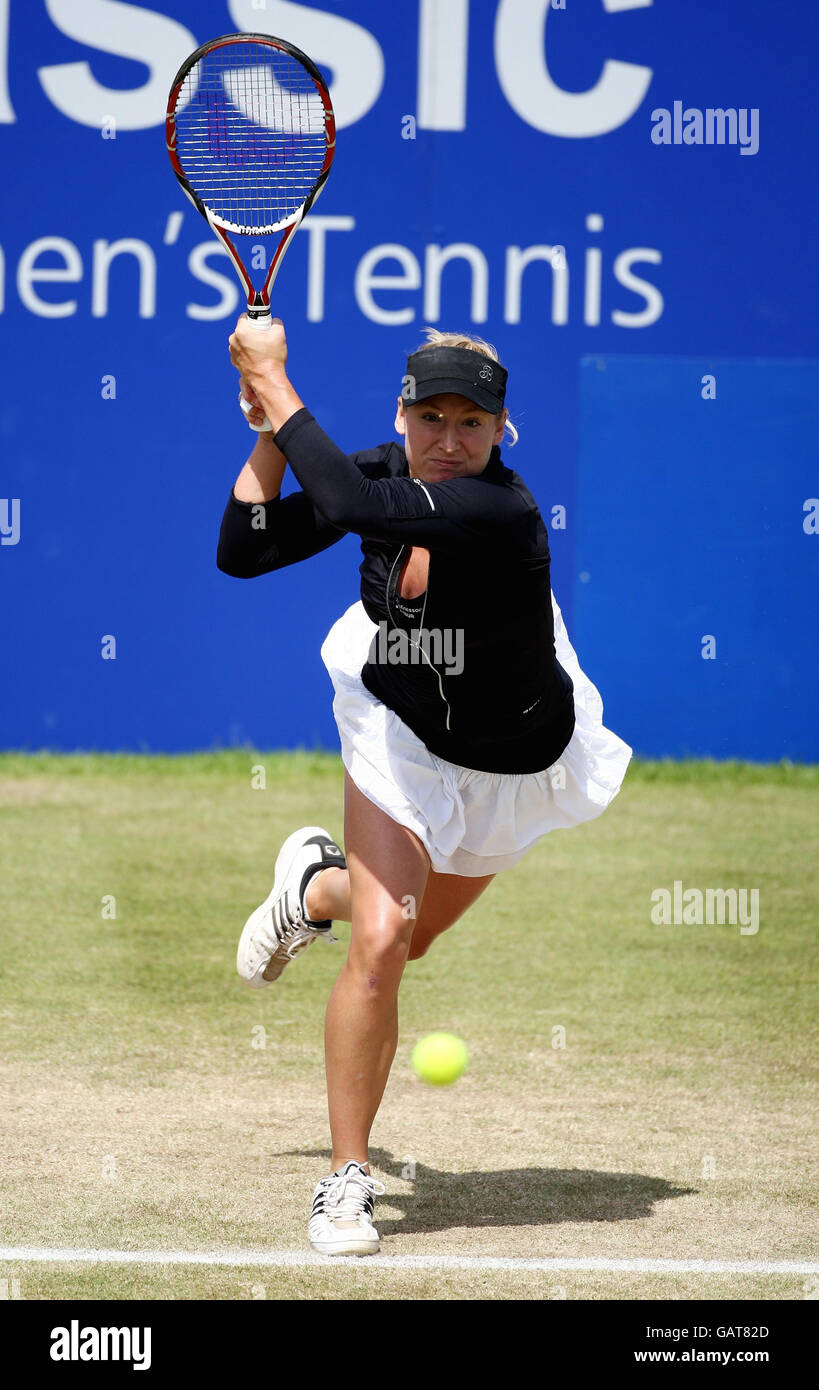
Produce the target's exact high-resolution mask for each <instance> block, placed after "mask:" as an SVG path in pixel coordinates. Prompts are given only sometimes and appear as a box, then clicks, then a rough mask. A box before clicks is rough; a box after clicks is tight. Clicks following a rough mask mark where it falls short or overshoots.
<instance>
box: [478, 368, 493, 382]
mask: <svg viewBox="0 0 819 1390" xmlns="http://www.w3.org/2000/svg"><path fill="white" fill-rule="evenodd" d="M492 375H493V373H492V368H491V367H490V366H488V365H487V366H485V367H481V370H480V371H479V372H478V376H479V377H480V379H481V381H491V380H492Z"/></svg>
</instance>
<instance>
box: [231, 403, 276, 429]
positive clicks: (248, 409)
mask: <svg viewBox="0 0 819 1390" xmlns="http://www.w3.org/2000/svg"><path fill="white" fill-rule="evenodd" d="M239 404H240V406H241V407H242V410H243V411H244V413H245V415H249V414H250V412H251V410H253V409H255V407H254V406H252V405H251V404H250V401H246V400H245V398H244V396H240V397H239ZM247 423H248V425H250V428H251V429H252V430H255V431H256V433H257V434H264V433H265V431H270V430H272V429H273V426H272V425H271V423H270V421H269V420H268V418H267V416H266V415H265V417H264V424H263V425H251V424H250V421H249V420H248V422H247Z"/></svg>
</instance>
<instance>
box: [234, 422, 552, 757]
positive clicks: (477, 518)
mask: <svg viewBox="0 0 819 1390" xmlns="http://www.w3.org/2000/svg"><path fill="white" fill-rule="evenodd" d="M275 443H276V445H277V446H278V448H279V449H280V450H281V452H282V453H283V454H284V455H285V457H286V459H287V461H288V463H289V464H290V467H291V468H292V470H293V472H294V473H295V475H296V478H297V479H298V481H299V483H300V484H301V486H302V491H301V492H297V493H292V494H291V495H290V496H289V497H277V498H274V499H273V500H272V501H270V502H267V503H265V504H254V503H249V502H240V501H238V500H237V498H236V497H235V496H234V494H233V492H231V495H230V497H229V499H228V503H227V507H226V508H225V513H224V516H223V518H222V526H221V532H220V536H219V548H218V553H217V561H216V563H217V565H218V567H219V569H220V570H222V571H223V572H224V573H225V574H231V575H235V576H237V577H239V578H252V577H253V576H255V575H258V574H267V573H270V572H271V571H272V570H277V569H283V568H284V567H285V566H286V565H293V564H297V563H298V562H299V561H300V560H306V559H308V558H309V557H310V556H311V555H316V554H318V553H319V551H322V550H326V549H327V548H328V546H331V545H333V544H335V542H336V541H339V540H340V539H341V538H342V536H344V535H345V534H346V532H348V531H352V532H355V533H357V534H358V535H359V536H360V537H361V551H362V554H363V557H364V558H363V561H362V563H361V566H360V573H361V601H362V603H363V605H364V608H365V610H366V612H367V615H368V616H369V618H370V619H371V621H372V622H374V623H376V624H385V625H386V626H385V627H384V628H383V629H382V631H383V633H384V634H385V635H386V634H388V633H389V632H394V631H395V629H396V628H398V627H401V626H404V627H406V626H407V620H406V617H403V618H402V616H401V614H400V613H399V612H398V610H397V608H396V605H395V599H396V592H395V591H396V584H397V578H398V574H399V571H400V568H401V561H402V558H405V557H406V555H407V553H408V551H409V548H410V547H411V546H413V545H418V546H424V547H425V548H426V549H428V550H429V554H430V560H429V576H428V581H427V589H426V595H425V603H424V605H423V614H424V621H423V628H424V630H425V631H426V632H428V633H430V634H431V635H433V634H434V633H435V632H438V633H441V634H443V633H445V631H446V630H449V632H450V634H455V633H456V632H457V630H460V632H461V634H462V637H461V639H460V641H461V643H462V646H461V651H462V659H463V669H462V670H461V671H460V672H459V673H457V674H456V673H455V668H456V663H455V662H453V660H452V653H453V651H454V650H455V642H456V638H455V637H454V636H452V635H451V636H450V639H449V640H450V647H449V649H447V648H446V646H445V645H444V646H437V647H436V644H435V641H434V640H430V641H428V642H427V644H426V647H425V650H426V653H427V656H428V657H429V656H430V655H431V656H432V658H433V661H432V664H430V662H429V661H428V660H426V659H420V660H417V662H413V663H411V664H400V665H398V664H391V663H390V661H389V659H388V653H389V647H388V643H387V641H384V640H382V641H379V640H378V639H377V638H375V639H374V640H373V644H372V647H371V649H370V659H369V660H368V661H367V662H366V663H365V664H364V666H363V668H362V671H361V679H362V682H363V684H364V685H365V686H366V688H367V689H368V690H369V691H370V693H371V694H372V695H374V696H376V698H377V699H379V700H381V701H383V703H384V704H385V705H387V706H388V707H389V708H390V709H392V710H394V711H395V713H396V714H398V715H399V716H400V718H401V719H403V721H404V723H405V724H407V725H408V726H409V727H410V728H411V729H412V730H413V732H414V733H415V734H416V735H417V736H418V738H420V739H421V741H422V742H423V743H424V744H425V745H426V747H427V748H428V749H429V750H430V752H432V753H435V754H437V755H438V756H439V757H441V758H445V759H446V760H447V761H448V762H452V763H456V764H458V765H459V766H461V767H466V768H473V769H477V770H478V771H484V772H503V773H527V772H541V771H543V770H545V769H546V768H549V767H551V766H552V764H553V763H555V762H557V760H558V758H559V757H560V754H561V753H562V752H563V750H564V748H565V747H566V745H567V744H568V742H569V740H570V738H571V736H572V733H573V731H574V700H573V687H572V682H571V680H570V678H569V676H568V675H567V674H566V672H565V671H564V670H563V667H562V666H561V665H560V663H559V662H558V661H557V658H556V656H555V648H554V625H553V619H552V599H551V585H550V578H549V543H548V536H547V532H546V527H545V524H544V522H543V519H542V517H541V515H540V512H539V510H538V507H537V504H536V503H535V501H534V498H533V497H532V495H531V493H530V492H529V489H528V488H527V487H526V485H525V483H524V482H523V480H522V479H521V478H520V477H519V476H518V474H517V473H514V472H513V471H512V470H511V469H509V468H506V467H505V466H504V464H503V463H502V462H501V456H500V450H499V449H498V448H497V447H495V448H493V450H492V453H491V456H490V459H489V462H488V464H487V465H486V468H485V469H484V470H483V472H482V473H480V474H479V475H478V476H476V477H461V478H451V479H446V480H444V481H443V482H437V483H427V482H422V481H421V480H420V479H417V478H411V477H410V475H409V467H408V463H407V457H406V454H405V453H404V451H403V449H401V448H400V447H399V446H398V445H397V444H382V445H381V446H380V447H379V448H377V449H370V450H366V451H364V452H363V453H357V454H352V455H349V456H348V455H347V454H345V453H343V452H342V451H341V450H340V449H339V448H338V447H337V446H336V445H335V444H334V443H333V442H332V440H330V439H328V437H327V435H326V434H325V433H324V431H323V430H322V429H321V428H320V427H319V425H318V424H317V423H316V421H315V420H314V419H313V417H312V415H311V414H310V412H309V411H307V410H304V409H303V410H299V411H297V412H296V414H295V415H293V416H292V417H291V418H290V419H289V420H288V421H287V423H286V424H285V425H284V426H283V427H282V429H280V430H279V432H278V433H277V435H276V436H275ZM260 505H263V506H264V512H265V526H264V529H262V528H261V527H260V526H259V523H258V519H257V520H256V522H255V524H254V516H257V513H256V511H255V509H256V508H258V506H260ZM416 635H417V634H416ZM440 641H441V639H438V642H439V643H440ZM447 651H448V652H449V659H448V660H447V659H446V656H444V657H443V658H442V657H441V653H442V652H443V653H447ZM436 658H437V663H436Z"/></svg>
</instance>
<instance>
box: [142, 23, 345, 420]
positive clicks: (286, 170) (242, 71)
mask: <svg viewBox="0 0 819 1390" xmlns="http://www.w3.org/2000/svg"><path fill="white" fill-rule="evenodd" d="M165 139H166V143H167V146H168V154H169V155H170V159H171V164H172V166H173V170H174V173H175V174H176V177H177V179H178V180H179V182H180V183H181V185H182V187H183V189H184V190H185V193H186V194H187V195H188V197H189V198H190V200H191V202H192V203H193V205H194V207H195V208H197V209H198V210H199V212H201V214H202V216H203V217H204V218H205V219H206V221H207V223H208V225H209V226H210V228H211V229H212V231H213V232H214V233H215V234H216V236H217V237H218V238H219V240H220V241H221V242H222V244H223V245H224V247H225V249H226V251H227V252H228V255H229V256H230V258H231V260H232V261H233V264H234V266H235V267H236V272H237V274H238V276H239V279H240V280H241V282H242V286H243V288H244V290H245V293H246V295H247V312H248V317H249V318H250V320H251V322H252V323H254V324H255V325H256V326H257V327H258V328H259V329H261V330H266V329H268V328H269V327H270V291H271V289H272V287H273V282H274V280H275V279H276V276H277V274H278V272H279V267H280V266H281V263H282V260H283V258H284V253H285V251H286V250H287V248H288V246H289V245H290V242H291V241H292V239H293V237H294V236H295V234H296V232H297V231H298V229H299V227H300V225H301V223H302V221H303V220H304V218H305V217H306V215H307V213H308V212H309V211H310V208H311V207H312V205H313V203H314V202H315V201H316V198H317V197H318V196H319V194H320V192H321V190H322V188H323V187H324V185H325V183H326V181H327V176H328V174H329V173H330V167H331V165H332V163H333V155H334V153H335V145H336V125H335V117H334V115H333V106H332V102H331V101H330V94H329V92H328V91H327V88H326V86H325V84H324V81H323V79H322V76H321V73H320V72H319V70H318V68H317V67H316V66H315V64H314V63H312V62H311V61H310V59H309V58H308V57H307V55H306V54H304V53H302V52H301V50H300V49H298V48H295V47H294V46H293V44H290V43H286V42H285V41H284V40H283V39H275V38H271V37H270V35H268V34H225V35H224V36H223V37H222V38H219V39H212V40H211V42H210V43H206V44H203V45H202V47H201V48H197V50H196V52H195V53H192V54H191V55H190V57H189V58H186V59H185V62H184V63H183V64H182V66H181V68H180V69H179V72H178V73H177V74H176V77H175V78H174V80H173V85H172V87H171V93H170V96H169V98H168V111H167V116H166V119H165ZM229 232H232V233H234V234H235V235H239V236H252V237H260V236H275V235H277V234H278V233H281V237H280V240H279V242H278V245H277V247H276V249H275V251H274V252H273V255H272V257H267V256H265V258H264V263H265V267H266V275H265V278H264V283H263V284H261V285H260V286H259V287H258V288H257V287H256V286H255V285H254V283H253V281H252V280H251V277H250V274H249V273H248V270H247V268H246V266H245V265H244V263H243V261H242V258H241V257H240V255H239V252H238V251H237V249H236V246H235V245H234V243H233V241H232V240H231V238H230V236H229V235H228V233H229ZM254 249H255V248H254ZM242 409H243V410H244V412H245V415H247V414H248V413H249V411H250V410H251V409H252V406H251V405H250V404H249V403H248V402H247V401H245V400H244V399H242ZM270 428H271V426H270V424H269V423H268V421H267V420H265V422H264V424H263V425H251V429H254V430H269V429H270Z"/></svg>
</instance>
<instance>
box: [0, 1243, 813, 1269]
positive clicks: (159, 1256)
mask: <svg viewBox="0 0 819 1390" xmlns="http://www.w3.org/2000/svg"><path fill="white" fill-rule="evenodd" d="M0 1260H3V1261H19V1262H20V1263H24V1262H26V1261H36V1262H38V1263H41V1264H73V1263H75V1262H79V1263H83V1264H146V1265H228V1266H244V1265H255V1266H265V1267H271V1268H277V1269H288V1268H291V1269H302V1268H304V1267H305V1266H306V1265H324V1266H325V1267H326V1266H328V1265H334V1264H350V1263H352V1264H355V1265H357V1266H362V1265H366V1266H367V1267H368V1268H371V1267H373V1268H376V1269H497V1270H510V1271H512V1272H514V1271H515V1270H542V1271H543V1272H545V1273H547V1274H557V1273H560V1272H561V1271H569V1270H599V1271H603V1272H605V1273H612V1274H819V1261H815V1260H641V1259H637V1260H613V1259H612V1260H609V1259H603V1258H595V1257H589V1258H586V1259H560V1258H559V1257H555V1258H550V1259H542V1260H526V1259H520V1260H516V1259H513V1258H504V1257H500V1256H499V1257H497V1258H496V1257H493V1256H483V1255H474V1256H473V1255H366V1256H360V1255H359V1256H356V1255H344V1256H341V1255H317V1254H314V1253H313V1252H312V1251H309V1252H308V1251H306V1250H305V1251H300V1250H233V1251H230V1250H201V1251H199V1250H91V1249H88V1248H80V1249H77V1250H72V1249H70V1248H65V1247H63V1246H54V1247H48V1246H45V1247H43V1246H39V1245H4V1246H0Z"/></svg>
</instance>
